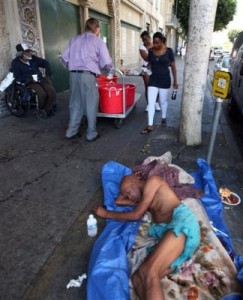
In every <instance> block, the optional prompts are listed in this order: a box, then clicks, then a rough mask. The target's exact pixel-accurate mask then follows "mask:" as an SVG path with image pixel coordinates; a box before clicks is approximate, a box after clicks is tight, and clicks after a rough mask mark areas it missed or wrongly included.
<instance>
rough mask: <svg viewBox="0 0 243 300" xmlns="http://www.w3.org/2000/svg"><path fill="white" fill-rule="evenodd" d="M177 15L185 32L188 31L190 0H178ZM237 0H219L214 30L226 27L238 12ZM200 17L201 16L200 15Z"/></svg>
mask: <svg viewBox="0 0 243 300" xmlns="http://www.w3.org/2000/svg"><path fill="white" fill-rule="evenodd" d="M177 1H178V2H177V12H176V16H177V19H178V21H179V22H180V24H181V28H182V29H183V31H184V33H185V34H186V35H187V33H188V15H189V6H190V0H177ZM236 6H237V0H219V1H218V6H217V12H216V18H215V24H214V31H219V30H222V29H224V28H225V27H226V26H227V25H228V24H229V22H230V21H231V20H233V17H234V15H235V12H236ZM198 17H199V18H200V16H198Z"/></svg>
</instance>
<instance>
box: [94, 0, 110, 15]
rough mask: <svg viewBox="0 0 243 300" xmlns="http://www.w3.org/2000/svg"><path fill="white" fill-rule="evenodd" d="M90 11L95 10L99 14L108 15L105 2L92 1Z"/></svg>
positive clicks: (103, 0)
mask: <svg viewBox="0 0 243 300" xmlns="http://www.w3.org/2000/svg"><path fill="white" fill-rule="evenodd" d="M92 9H96V10H97V11H99V12H100V13H103V14H105V15H108V14H109V10H108V6H107V0H98V1H97V0H96V1H93V5H92Z"/></svg>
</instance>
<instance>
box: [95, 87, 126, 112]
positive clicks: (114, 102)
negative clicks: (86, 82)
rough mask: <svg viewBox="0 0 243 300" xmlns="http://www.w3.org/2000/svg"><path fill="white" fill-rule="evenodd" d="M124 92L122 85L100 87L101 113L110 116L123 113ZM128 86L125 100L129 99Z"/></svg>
mask: <svg viewBox="0 0 243 300" xmlns="http://www.w3.org/2000/svg"><path fill="white" fill-rule="evenodd" d="M123 90H124V87H123V85H122V84H112V85H111V84H107V85H101V86H99V97H100V102H99V108H100V112H102V113H108V114H121V113H123ZM127 94H128V85H125V98H126V99H127Z"/></svg>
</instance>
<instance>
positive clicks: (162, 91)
mask: <svg viewBox="0 0 243 300" xmlns="http://www.w3.org/2000/svg"><path fill="white" fill-rule="evenodd" d="M148 62H149V63H150V65H151V69H152V75H151V76H150V78H149V82H148V126H147V127H145V128H144V129H143V130H142V131H141V133H142V134H144V133H149V132H151V131H153V130H154V127H153V121H154V114H155V102H156V99H157V95H158V94H159V102H160V106H161V126H163V127H165V126H166V114H167V98H168V91H169V89H170V86H171V78H170V69H169V67H171V71H172V76H173V80H174V81H173V88H174V89H177V88H178V83H177V72H176V64H175V58H174V53H173V50H172V49H171V48H167V47H166V38H165V36H163V34H162V33H161V32H156V33H155V34H154V36H153V48H151V49H149V53H148Z"/></svg>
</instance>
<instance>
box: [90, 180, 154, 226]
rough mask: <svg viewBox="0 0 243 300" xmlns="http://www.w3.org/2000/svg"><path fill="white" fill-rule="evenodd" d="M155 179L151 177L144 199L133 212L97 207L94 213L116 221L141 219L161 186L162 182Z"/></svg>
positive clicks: (145, 187)
mask: <svg viewBox="0 0 243 300" xmlns="http://www.w3.org/2000/svg"><path fill="white" fill-rule="evenodd" d="M155 177H157V176H153V177H150V178H149V179H148V180H147V183H146V184H145V186H144V190H143V196H142V199H141V201H140V202H139V203H138V204H137V206H136V208H135V209H134V210H133V211H127V212H115V211H108V210H107V209H105V208H103V207H102V206H97V207H95V208H94V213H95V214H96V215H97V216H98V217H101V218H105V219H115V220H118V221H135V220H139V219H141V218H142V217H143V215H144V214H145V212H146V211H147V210H148V209H149V207H150V205H151V203H152V201H153V199H154V195H155V193H156V192H157V190H158V188H159V186H160V182H159V181H158V180H157V178H155Z"/></svg>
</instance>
